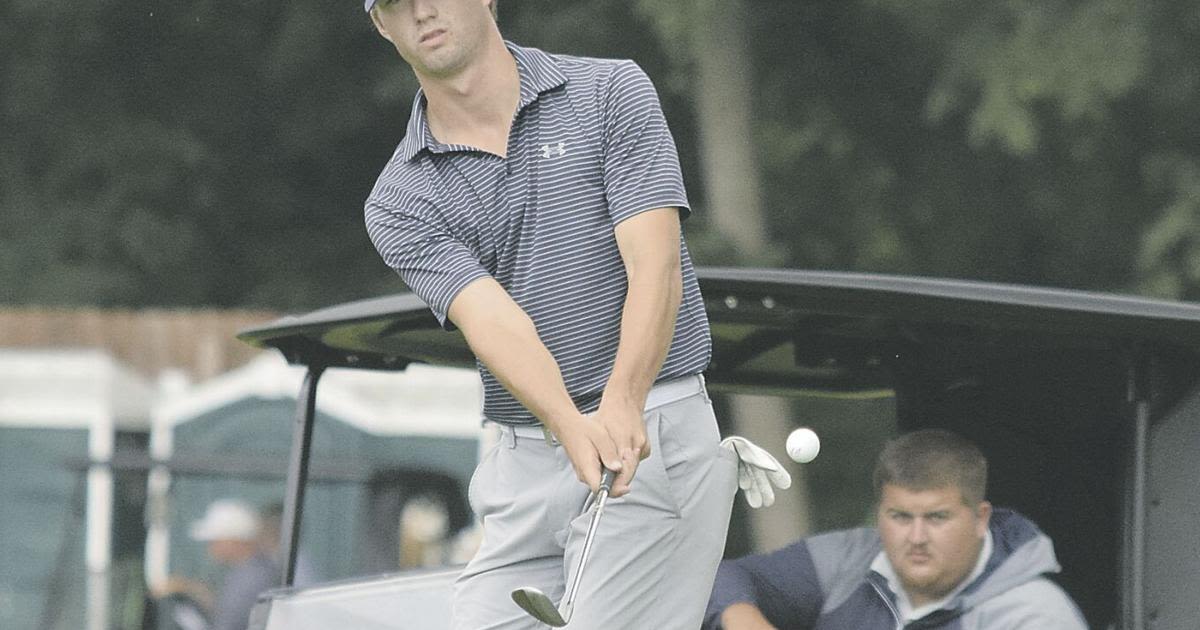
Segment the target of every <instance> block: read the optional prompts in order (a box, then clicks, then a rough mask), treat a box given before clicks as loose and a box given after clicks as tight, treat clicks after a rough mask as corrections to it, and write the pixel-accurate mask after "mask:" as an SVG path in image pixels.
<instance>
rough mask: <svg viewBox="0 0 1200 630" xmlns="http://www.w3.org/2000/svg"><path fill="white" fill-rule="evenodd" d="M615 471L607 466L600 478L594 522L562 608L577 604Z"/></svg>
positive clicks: (567, 608)
mask: <svg viewBox="0 0 1200 630" xmlns="http://www.w3.org/2000/svg"><path fill="white" fill-rule="evenodd" d="M613 477H615V473H613V471H611V470H609V469H607V468H605V469H604V474H603V475H602V476H601V478H600V490H599V492H598V494H597V495H596V511H595V513H593V514H592V522H591V523H590V524H589V525H588V530H587V536H586V537H585V538H584V539H583V551H582V552H581V553H580V554H579V566H578V567H577V568H576V569H575V579H573V580H571V588H569V589H567V595H566V597H565V598H563V603H562V606H561V607H562V608H564V609H566V610H570V609H571V608H572V607H573V606H574V604H575V594H576V593H577V592H578V591H579V580H580V578H582V577H583V567H584V565H585V564H587V559H588V553H590V552H591V550H592V539H594V538H595V537H596V525H597V524H598V523H599V522H600V516H601V515H602V514H604V504H605V503H607V502H608V493H609V491H610V490H611V489H612V482H613Z"/></svg>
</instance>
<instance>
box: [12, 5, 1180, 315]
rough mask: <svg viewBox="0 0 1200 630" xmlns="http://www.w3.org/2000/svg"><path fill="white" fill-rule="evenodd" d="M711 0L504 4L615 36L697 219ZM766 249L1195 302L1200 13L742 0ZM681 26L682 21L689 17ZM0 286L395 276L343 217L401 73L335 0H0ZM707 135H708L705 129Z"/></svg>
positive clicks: (103, 288)
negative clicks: (702, 57) (650, 100)
mask: <svg viewBox="0 0 1200 630" xmlns="http://www.w3.org/2000/svg"><path fill="white" fill-rule="evenodd" d="M711 2H712V0H691V1H689V2H665V1H662V2H658V1H655V0H641V1H640V2H634V1H632V0H621V1H608V2H594V1H592V2H584V1H582V0H553V1H551V0H505V1H504V2H502V3H501V5H500V9H501V24H502V28H503V30H504V31H505V34H506V36H507V37H509V38H511V39H513V40H515V41H518V42H521V43H524V44H528V45H535V46H539V47H542V48H545V49H548V50H552V51H558V52H569V53H577V54H588V55H602V56H622V57H632V58H634V59H636V60H637V61H639V62H640V63H641V64H642V65H643V66H644V67H645V68H646V69H647V71H648V72H649V73H650V75H651V76H652V77H653V78H654V79H655V80H656V82H657V83H658V85H659V88H660V91H661V92H662V98H663V101H664V107H665V109H666V111H667V115H668V118H669V120H670V121H671V124H672V127H673V129H674V132H675V135H676V138H677V141H678V143H679V145H680V149H681V152H682V154H683V156H684V169H685V177H686V178H687V181H688V185H689V188H690V190H691V195H692V198H693V203H694V205H695V206H696V208H697V210H698V211H697V213H696V220H695V221H693V222H692V224H691V225H690V226H689V235H690V238H691V240H692V241H693V248H694V249H695V250H696V252H695V253H696V258H697V259H698V260H699V261H700V262H701V263H702V264H709V265H724V264H736V263H738V262H739V260H741V259H742V258H741V257H739V256H737V255H736V254H735V252H734V251H732V250H731V248H729V247H728V246H727V244H724V242H723V239H722V235H721V234H718V233H715V232H716V231H715V230H713V229H712V227H711V222H710V221H708V220H707V218H706V214H705V212H704V210H705V198H704V197H705V193H704V191H705V186H704V182H703V181H702V180H703V178H702V173H701V169H700V168H699V167H698V160H699V159H700V158H699V156H700V154H701V152H702V150H704V148H702V147H700V146H699V140H698V139H697V136H698V128H699V125H700V124H702V123H701V120H700V117H699V116H698V115H697V113H696V111H695V107H694V102H695V99H696V94H694V93H693V90H694V89H695V82H694V81H693V80H692V73H693V72H694V66H695V59H691V58H689V53H688V52H687V50H686V49H685V47H682V46H680V45H679V42H678V41H677V38H673V37H672V36H671V35H670V34H671V33H673V32H674V33H678V32H685V31H688V30H689V29H692V30H693V31H694V30H695V29H696V28H700V26H697V25H696V24H694V23H693V12H692V9H693V8H695V7H701V8H702V5H705V4H706V3H711ZM743 4H744V6H745V8H746V10H745V11H744V13H742V14H739V15H740V16H741V17H739V19H744V20H745V22H746V23H745V25H744V26H745V28H746V31H747V32H748V33H750V34H751V37H749V38H748V39H747V41H746V45H747V46H748V50H749V52H750V59H751V62H750V64H749V65H750V66H751V67H748V68H746V69H745V71H746V72H748V73H750V76H752V77H753V82H752V85H753V86H754V87H753V90H752V93H748V94H745V96H744V100H743V101H742V102H741V103H738V104H736V105H735V106H738V107H747V108H750V109H751V110H752V111H753V114H754V131H753V133H754V138H752V140H753V142H754V143H755V144H754V146H755V150H756V156H757V158H758V164H757V166H758V168H759V169H760V172H761V174H762V180H761V181H762V190H761V194H762V199H763V208H764V212H765V215H766V221H767V224H768V226H769V228H770V229H769V234H771V235H772V237H771V245H770V246H771V248H773V249H774V250H776V251H774V252H772V256H770V259H771V260H776V261H779V264H782V265H786V266H795V267H807V268H827V269H839V270H861V271H877V272H888V273H903V274H919V275H936V276H949V277H961V278H975V279H984V280H996V281H1006V282H1020V283H1030V284H1041V285H1055V286H1063V287H1075V288H1086V289H1100V290H1114V291H1125V292H1135V293H1142V294H1148V295H1157V296H1166V297H1177V298H1185V299H1187V298H1194V297H1196V296H1197V295H1198V294H1200V222H1198V221H1196V217H1197V214H1200V156H1198V153H1200V138H1198V137H1197V136H1198V134H1200V131H1198V130H1200V124H1197V123H1198V122H1200V120H1198V117H1200V102H1197V101H1198V100H1200V90H1198V89H1197V88H1198V87H1200V63H1198V62H1197V59H1200V5H1197V4H1195V3H1190V2H1185V1H1183V0H1160V1H1159V2H1154V3H1133V2H1122V1H1118V0H1077V1H1067V0H1047V1H1042V2H1032V1H1031V2H1019V1H1007V2H994V3H962V2H952V1H950V0H923V1H920V2H912V1H910V0H906V1H901V0H810V1H807V2H795V1H793V0H753V1H751V2H745V3H743ZM700 36H701V37H702V36H703V33H700ZM0 41H2V42H4V43H3V45H2V46H0V73H2V74H0V84H2V85H3V89H2V90H0V287H2V289H3V291H2V293H0V301H2V302H5V303H10V304H50V305H77V304H88V305H102V306H132V307H140V306H221V307H233V306H255V307H269V308H278V309H285V310H295V309H305V308H311V307H316V306H320V305H324V304H329V303H333V302H337V301H341V300H346V299H351V298H358V297H366V296H371V295H377V294H380V293H385V292H391V291H396V290H400V289H402V286H401V285H400V283H399V281H398V280H396V279H395V278H394V277H393V275H392V274H391V273H390V272H389V271H388V270H387V269H386V268H384V266H383V265H382V263H381V262H380V261H379V259H378V257H377V255H376V254H375V252H374V250H373V249H372V247H371V245H370V243H369V241H368V240H367V238H366V236H365V232H364V230H363V227H362V224H361V207H362V201H363V199H364V198H365V196H366V194H367V193H368V192H369V189H370V187H371V185H372V183H373V181H374V179H375V177H376V175H377V173H378V171H379V169H380V167H381V166H382V164H383V163H384V162H385V161H386V160H387V158H388V156H389V155H390V153H391V151H392V150H393V148H394V147H395V144H396V143H397V141H398V140H399V138H400V136H401V135H402V133H403V128H404V123H405V121H406V119H407V115H408V109H409V107H410V103H411V99H412V93H413V91H414V90H415V87H416V85H415V81H414V79H413V77H412V75H411V73H410V72H409V71H408V70H407V69H406V68H405V67H404V65H403V63H402V62H401V61H400V60H399V59H398V58H397V57H396V55H395V52H394V51H393V50H392V49H391V48H390V47H389V46H388V45H387V43H386V42H384V41H383V40H382V39H380V38H379V37H377V36H376V35H374V34H373V32H372V31H371V28H370V25H369V23H368V21H367V19H366V17H365V16H364V15H363V13H362V10H361V5H360V4H359V3H358V2H352V1H347V2H344V3H342V2H339V3H330V2H328V1H327V0H295V1H293V2H287V3H273V2H272V3H268V2H257V3H228V2H214V1H212V0H193V1H191V2H164V1H152V0H128V1H100V2H87V3H67V4H63V3H46V2H33V1H31V0H18V1H13V2H8V3H4V4H3V5H2V6H0ZM708 150H718V148H713V147H709V148H708Z"/></svg>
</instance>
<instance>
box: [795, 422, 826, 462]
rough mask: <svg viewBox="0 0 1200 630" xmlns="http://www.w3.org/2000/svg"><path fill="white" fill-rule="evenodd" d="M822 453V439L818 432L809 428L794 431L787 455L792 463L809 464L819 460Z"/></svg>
mask: <svg viewBox="0 0 1200 630" xmlns="http://www.w3.org/2000/svg"><path fill="white" fill-rule="evenodd" d="M820 452H821V438H819V437H817V433H816V431H813V430H812V429H810V428H808V427H800V428H799V429H796V430H795V431H792V433H791V435H789V436H788V439H787V454H788V457H791V458H792V461H794V462H797V463H800V464H807V463H808V462H811V461H812V460H814V459H816V458H817V453H820Z"/></svg>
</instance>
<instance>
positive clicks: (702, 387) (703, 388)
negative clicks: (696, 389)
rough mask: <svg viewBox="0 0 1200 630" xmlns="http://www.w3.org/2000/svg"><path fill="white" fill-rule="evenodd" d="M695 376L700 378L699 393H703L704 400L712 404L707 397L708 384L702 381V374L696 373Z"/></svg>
mask: <svg viewBox="0 0 1200 630" xmlns="http://www.w3.org/2000/svg"><path fill="white" fill-rule="evenodd" d="M696 378H698V379H700V393H701V394H704V402H706V403H708V404H710V405H711V404H712V399H711V398H709V397H708V384H707V383H705V382H704V375H703V374H697V375H696Z"/></svg>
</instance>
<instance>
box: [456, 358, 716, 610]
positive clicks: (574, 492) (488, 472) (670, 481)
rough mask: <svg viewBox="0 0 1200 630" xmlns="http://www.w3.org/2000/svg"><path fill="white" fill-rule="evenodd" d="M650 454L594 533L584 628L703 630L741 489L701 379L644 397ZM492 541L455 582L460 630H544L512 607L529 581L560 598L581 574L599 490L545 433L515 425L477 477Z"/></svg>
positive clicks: (474, 484) (582, 601) (581, 605)
mask: <svg viewBox="0 0 1200 630" xmlns="http://www.w3.org/2000/svg"><path fill="white" fill-rule="evenodd" d="M644 418H645V421H646V433H647V435H648V437H649V440H650V444H651V455H650V457H648V458H646V459H645V460H643V461H642V462H641V464H640V465H639V466H638V469H637V474H636V475H635V477H634V479H633V484H632V485H631V490H630V492H629V494H627V495H625V496H623V497H621V498H619V499H611V500H609V502H608V504H607V505H606V506H605V509H604V516H603V517H602V518H601V521H600V525H599V527H598V529H597V531H596V538H595V541H594V542H593V546H592V551H591V555H590V556H589V558H588V561H587V567H586V568H585V569H584V573H583V578H582V582H581V583H580V585H579V592H578V594H577V595H576V598H575V609H574V613H573V614H572V616H571V622H570V623H569V624H567V628H570V629H574V630H587V629H597V630H598V629H600V628H603V629H605V630H628V629H641V628H649V629H653V630H695V629H696V628H699V627H700V622H701V618H702V617H703V615H704V609H705V606H706V604H707V603H708V598H709V594H710V593H711V592H712V583H713V578H714V576H715V574H716V570H717V564H718V563H719V562H720V560H721V555H722V552H723V551H724V547H725V533H726V530H727V529H728V527H729V514H730V511H731V509H732V507H733V496H734V492H735V491H736V490H737V458H736V456H735V455H734V454H733V453H731V452H730V451H728V450H726V449H723V448H721V447H720V445H719V443H720V436H719V434H718V431H717V422H716V418H715V417H714V416H713V411H712V404H711V403H710V401H709V399H708V394H707V392H706V391H705V389H704V381H703V378H702V377H700V376H689V377H684V378H680V379H675V380H672V381H668V382H666V383H660V384H658V385H656V386H655V387H654V389H653V390H651V393H650V396H649V397H648V398H647V402H646V412H645V416H644ZM469 495H470V502H471V507H472V509H474V511H475V515H476V516H477V517H478V518H480V519H481V520H482V523H483V542H482V544H481V546H480V548H479V551H478V552H477V553H476V555H475V557H474V558H473V559H472V560H471V562H470V563H468V564H467V566H466V568H465V569H464V570H463V573H462V575H461V576H460V577H459V578H458V580H457V582H456V583H455V588H454V611H453V618H454V623H453V625H452V627H453V628H454V630H482V629H504V630H517V629H522V630H531V629H535V628H536V629H541V628H545V627H546V626H545V625H543V624H541V623H540V622H538V621H536V620H534V619H533V618H532V617H530V616H528V615H527V614H526V613H525V612H524V611H522V610H521V609H520V608H518V607H517V605H516V604H514V603H513V601H512V597H511V595H510V594H511V593H512V591H513V590H514V589H516V588H519V587H523V586H533V587H536V588H538V589H541V590H542V591H543V592H544V593H546V595H548V596H549V597H550V599H551V600H553V601H554V602H555V603H558V602H560V601H561V599H562V597H563V594H564V592H565V591H566V585H567V584H569V583H570V580H571V579H572V578H573V577H574V574H575V569H576V565H577V564H578V562H579V554H580V553H581V552H582V550H583V540H584V537H585V535H586V533H587V528H588V525H589V524H590V522H591V512H590V511H589V512H588V513H586V514H581V510H582V509H583V508H584V506H585V505H586V504H588V501H589V498H590V497H589V491H588V488H587V486H585V485H583V484H582V483H581V482H580V481H579V480H578V479H577V478H576V476H575V471H574V469H573V468H572V466H571V462H570V460H569V459H568V458H567V455H566V452H565V451H564V449H562V448H561V447H559V446H557V445H554V444H549V443H547V441H546V440H545V439H544V437H543V435H542V432H541V430H540V429H538V428H536V427H522V428H517V429H515V430H514V429H512V428H510V427H505V428H504V431H503V435H502V438H501V440H500V443H499V444H497V445H496V446H495V447H494V448H493V449H492V450H491V451H490V452H489V453H488V454H487V455H486V456H484V458H483V460H482V461H481V462H480V463H479V466H478V468H477V469H476V470H475V474H474V476H473V477H472V479H471V488H470V492H469Z"/></svg>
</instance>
